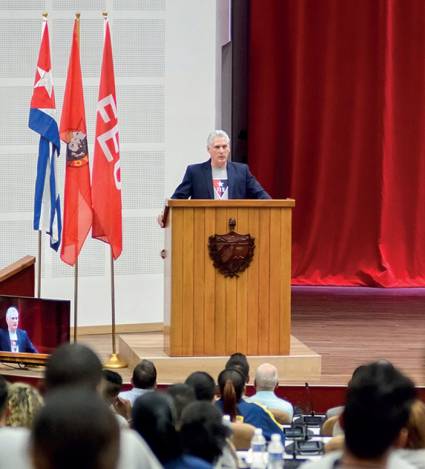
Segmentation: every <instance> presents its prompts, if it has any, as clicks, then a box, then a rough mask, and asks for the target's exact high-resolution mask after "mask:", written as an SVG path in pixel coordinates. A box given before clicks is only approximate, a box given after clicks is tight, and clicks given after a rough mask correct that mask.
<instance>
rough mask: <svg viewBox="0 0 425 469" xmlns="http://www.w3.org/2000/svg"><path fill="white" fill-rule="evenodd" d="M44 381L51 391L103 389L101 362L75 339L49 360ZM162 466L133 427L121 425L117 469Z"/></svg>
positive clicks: (91, 351)
mask: <svg viewBox="0 0 425 469" xmlns="http://www.w3.org/2000/svg"><path fill="white" fill-rule="evenodd" d="M45 381H46V387H47V391H48V394H49V393H50V392H52V391H54V390H57V389H59V388H62V387H79V388H87V389H89V390H92V391H97V392H98V393H100V392H101V381H102V363H101V362H100V360H99V358H98V356H97V355H96V354H95V353H94V352H93V350H91V349H90V348H89V347H87V346H85V345H82V344H76V343H74V344H64V345H61V346H60V347H58V348H57V349H56V350H55V351H54V352H53V354H52V355H51V356H50V358H49V360H48V361H47V365H46V371H45ZM47 396H48V395H47ZM160 467H161V466H160V464H159V462H158V461H157V459H156V458H155V456H154V455H153V453H152V452H151V450H150V448H149V446H148V445H147V444H146V443H145V441H144V440H143V439H142V438H141V437H140V435H138V434H137V432H135V431H134V430H130V429H125V428H121V432H120V457H119V461H118V469H133V468H134V469H145V468H146V469H147V468H152V469H157V468H160Z"/></svg>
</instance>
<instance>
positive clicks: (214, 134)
mask: <svg viewBox="0 0 425 469" xmlns="http://www.w3.org/2000/svg"><path fill="white" fill-rule="evenodd" d="M216 138H225V139H226V142H227V143H230V137H229V136H228V135H227V133H226V132H225V131H224V130H213V131H212V132H211V133H210V134H209V135H208V138H207V146H208V147H209V146H211V145H212V144H213V142H214V140H215V139H216Z"/></svg>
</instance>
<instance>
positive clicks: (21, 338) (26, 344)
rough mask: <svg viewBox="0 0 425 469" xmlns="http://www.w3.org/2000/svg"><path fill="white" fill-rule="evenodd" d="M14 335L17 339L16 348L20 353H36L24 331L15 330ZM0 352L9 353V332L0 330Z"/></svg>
mask: <svg viewBox="0 0 425 469" xmlns="http://www.w3.org/2000/svg"><path fill="white" fill-rule="evenodd" d="M16 335H17V337H18V347H19V351H20V352H26V353H38V351H37V349H36V348H35V347H34V345H33V344H32V342H31V340H30V338H29V337H28V334H27V332H26V331H24V330H23V329H17V330H16ZM0 350H2V351H3V352H10V351H11V346H10V338H9V331H8V330H7V329H0Z"/></svg>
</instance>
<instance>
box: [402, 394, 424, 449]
mask: <svg viewBox="0 0 425 469" xmlns="http://www.w3.org/2000/svg"><path fill="white" fill-rule="evenodd" d="M406 428H407V441H406V448H409V449H424V448H425V404H424V403H423V402H422V401H420V400H419V399H417V400H415V402H414V403H413V405H412V407H411V409H410V415H409V421H408V422H407V427H406Z"/></svg>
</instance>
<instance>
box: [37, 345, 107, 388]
mask: <svg viewBox="0 0 425 469" xmlns="http://www.w3.org/2000/svg"><path fill="white" fill-rule="evenodd" d="M101 380H102V363H101V362H100V360H99V357H98V356H97V355H96V354H95V353H94V352H93V350H92V349H90V348H89V347H87V346H85V345H82V344H75V343H74V344H64V345H61V346H60V347H58V348H57V349H56V350H55V351H54V352H53V354H52V355H51V356H50V358H49V359H48V361H47V365H46V370H45V385H46V388H47V391H51V390H52V389H56V388H58V387H62V386H84V387H88V388H90V389H93V390H96V389H97V387H98V386H99V384H100V383H101Z"/></svg>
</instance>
